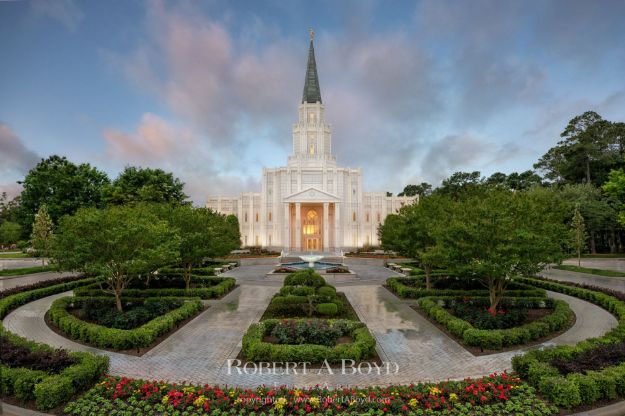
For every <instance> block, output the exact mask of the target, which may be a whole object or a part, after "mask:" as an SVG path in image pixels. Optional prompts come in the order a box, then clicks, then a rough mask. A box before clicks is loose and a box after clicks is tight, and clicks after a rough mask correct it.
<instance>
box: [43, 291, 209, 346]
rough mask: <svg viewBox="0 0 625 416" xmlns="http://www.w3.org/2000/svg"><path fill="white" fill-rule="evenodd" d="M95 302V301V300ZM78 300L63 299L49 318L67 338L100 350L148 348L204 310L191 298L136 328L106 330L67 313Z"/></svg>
mask: <svg viewBox="0 0 625 416" xmlns="http://www.w3.org/2000/svg"><path fill="white" fill-rule="evenodd" d="M92 299H93V298H92ZM79 301H80V298H79V297H64V298H60V299H57V300H55V301H54V302H53V303H52V305H51V306H50V310H49V311H48V317H49V319H50V320H51V321H52V323H53V324H54V325H55V326H56V327H57V328H58V329H59V330H61V331H62V332H63V333H64V334H65V335H67V336H68V337H70V338H72V339H75V340H79V341H82V342H84V343H86V344H89V345H93V346H94V347H98V348H112V349H115V350H127V349H133V348H143V347H147V346H149V345H150V344H152V343H153V342H154V340H155V339H156V338H158V337H159V336H160V335H162V334H164V333H167V332H168V331H171V330H172V329H173V328H174V327H175V326H176V325H177V324H178V323H180V322H182V321H184V320H185V319H187V318H190V317H191V316H193V315H195V314H196V313H198V312H199V311H201V310H202V308H203V305H202V302H201V301H200V299H197V298H190V299H187V300H186V301H185V302H184V304H183V305H182V306H181V307H179V308H177V309H174V310H172V311H169V312H167V313H166V314H164V315H161V316H159V317H157V318H154V319H152V320H151V321H149V322H147V323H146V324H144V325H141V326H140V327H138V328H135V329H116V328H107V327H105V326H102V325H97V324H93V323H89V322H85V321H83V320H81V319H78V318H77V317H75V316H74V315H72V314H71V313H69V312H68V310H67V309H68V308H69V305H70V304H72V303H74V302H79Z"/></svg>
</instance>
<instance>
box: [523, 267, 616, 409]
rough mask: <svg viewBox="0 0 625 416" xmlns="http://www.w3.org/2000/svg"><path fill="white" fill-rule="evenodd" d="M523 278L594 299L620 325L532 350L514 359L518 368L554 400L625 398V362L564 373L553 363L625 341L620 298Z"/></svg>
mask: <svg viewBox="0 0 625 416" xmlns="http://www.w3.org/2000/svg"><path fill="white" fill-rule="evenodd" d="M518 280H519V281H521V282H523V283H527V284H531V285H535V286H538V287H542V288H544V289H547V290H551V291H554V292H561V293H565V294H567V295H570V296H575V297H577V298H580V299H584V300H587V301H589V302H592V303H594V304H596V305H598V306H601V307H602V308H604V309H606V310H608V311H610V312H611V313H612V314H614V315H615V316H616V317H617V319H618V326H617V327H616V328H614V329H612V330H611V331H609V332H608V333H606V334H605V335H604V336H602V337H597V338H591V339H587V340H584V341H582V342H579V343H578V344H577V345H575V346H559V347H552V348H545V349H542V350H532V351H529V352H527V353H525V354H523V355H517V356H515V357H514V358H513V359H512V365H513V368H514V370H515V371H516V372H517V373H518V374H519V375H520V376H521V377H523V378H525V379H527V380H528V381H529V383H530V384H531V385H533V386H535V387H537V388H538V390H539V391H540V393H541V394H543V395H544V396H545V397H546V398H547V399H548V400H549V401H551V402H552V403H554V404H556V405H559V406H564V407H572V406H577V405H580V404H585V405H590V404H593V403H594V402H596V401H598V400H612V399H614V398H617V397H620V398H624V397H625V363H621V364H619V365H615V366H611V367H606V368H604V369H602V370H600V371H587V372H585V373H569V374H567V375H563V374H560V373H559V371H558V370H557V369H556V368H555V367H553V366H552V365H550V362H551V361H552V360H554V359H556V358H559V359H564V360H571V359H574V357H575V355H576V354H579V353H581V352H584V351H588V350H589V349H592V348H595V347H597V346H598V345H601V344H610V343H615V342H620V341H624V340H625V303H624V302H622V301H620V300H618V299H617V298H615V297H613V296H610V295H607V294H604V293H600V292H597V291H593V290H588V289H583V288H579V287H575V286H569V285H565V284H560V283H556V282H553V281H547V280H542V279H534V278H526V277H524V278H518Z"/></svg>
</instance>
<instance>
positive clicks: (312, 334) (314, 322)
mask: <svg viewBox="0 0 625 416" xmlns="http://www.w3.org/2000/svg"><path fill="white" fill-rule="evenodd" d="M375 345H376V343H375V338H374V337H373V335H371V333H370V332H369V330H368V329H367V327H366V325H365V324H363V323H362V322H359V321H358V317H357V316H356V313H355V312H354V310H353V308H352V306H351V305H350V304H349V301H348V300H347V298H346V297H345V295H343V294H342V293H337V292H336V288H335V287H334V286H331V285H328V284H326V281H325V279H324V278H323V277H321V276H320V275H319V274H317V273H315V272H314V271H313V270H311V269H306V270H301V271H298V272H295V273H292V274H290V275H289V276H287V277H286V278H285V279H284V286H283V287H282V288H281V289H280V292H279V293H278V294H276V295H275V296H274V297H273V298H272V300H271V302H270V304H269V306H268V307H267V309H266V311H265V313H264V314H263V317H262V318H261V321H260V322H259V323H257V324H253V325H251V326H250V328H249V329H248V330H247V332H246V333H245V335H244V336H243V341H242V349H241V353H240V354H239V358H240V359H242V360H248V361H253V362H271V361H288V362H307V363H311V364H313V366H314V365H316V364H321V363H324V362H325V361H326V360H327V363H329V364H336V363H339V362H341V360H343V359H344V360H354V361H355V362H360V361H362V360H367V359H371V360H372V361H375V362H380V360H379V357H378V356H377V353H376V352H375Z"/></svg>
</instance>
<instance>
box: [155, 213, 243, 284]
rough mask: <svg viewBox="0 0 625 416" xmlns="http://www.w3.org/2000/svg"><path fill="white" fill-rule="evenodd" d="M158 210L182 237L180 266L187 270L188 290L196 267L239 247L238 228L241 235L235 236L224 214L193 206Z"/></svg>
mask: <svg viewBox="0 0 625 416" xmlns="http://www.w3.org/2000/svg"><path fill="white" fill-rule="evenodd" d="M156 210H157V211H158V212H159V216H160V217H161V218H163V219H165V220H166V221H167V222H168V223H169V226H170V227H171V228H172V229H175V230H176V231H177V234H178V236H179V240H178V241H179V246H178V252H179V255H178V264H179V265H180V267H181V268H182V270H183V277H184V281H185V287H186V290H189V286H190V283H191V271H192V269H193V267H194V266H197V265H199V264H200V263H202V261H203V260H204V259H205V258H207V257H211V258H214V257H219V256H223V255H226V254H228V253H230V251H232V250H234V249H235V248H237V247H239V240H240V237H239V236H238V225H237V234H236V235H233V234H232V230H231V229H230V228H231V227H230V225H229V223H227V221H226V217H225V216H223V215H220V214H217V213H215V212H213V211H211V210H209V209H206V208H193V207H191V206H190V205H173V206H172V205H169V206H164V205H161V206H158V207H156Z"/></svg>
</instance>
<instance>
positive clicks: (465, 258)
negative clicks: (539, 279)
mask: <svg viewBox="0 0 625 416" xmlns="http://www.w3.org/2000/svg"><path fill="white" fill-rule="evenodd" d="M449 204H450V205H449V209H448V210H447V213H446V214H445V216H446V218H445V221H439V222H438V223H437V224H438V226H437V227H436V230H435V231H434V236H435V238H436V241H437V245H436V251H437V253H436V254H437V257H438V259H439V261H442V262H443V263H444V265H445V266H446V267H447V268H448V269H449V270H451V271H452V272H455V273H456V274H457V275H459V276H467V277H474V278H478V279H479V280H480V281H481V282H482V283H483V284H484V285H485V286H486V287H487V288H488V290H489V297H490V307H491V308H492V309H493V310H494V309H496V308H497V306H498V305H499V302H500V301H501V299H502V297H503V296H504V293H505V290H506V286H507V285H508V283H509V282H510V280H511V279H512V277H514V276H517V275H528V274H529V275H531V274H534V273H537V272H539V271H540V270H541V269H542V268H543V267H544V266H545V265H546V264H548V263H551V262H558V261H560V260H561V259H562V257H563V255H564V252H563V248H564V247H565V246H566V244H567V240H568V241H570V240H569V235H568V230H567V229H566V228H567V227H566V225H565V221H564V214H565V211H564V209H563V207H562V203H561V202H560V201H559V200H558V199H557V198H556V197H555V196H554V194H553V192H552V191H550V190H547V189H542V188H532V189H531V190H529V191H523V192H510V191H507V190H501V189H491V190H488V191H487V192H484V193H483V194H481V195H474V196H470V197H467V198H464V199H460V200H457V201H454V202H449Z"/></svg>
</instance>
